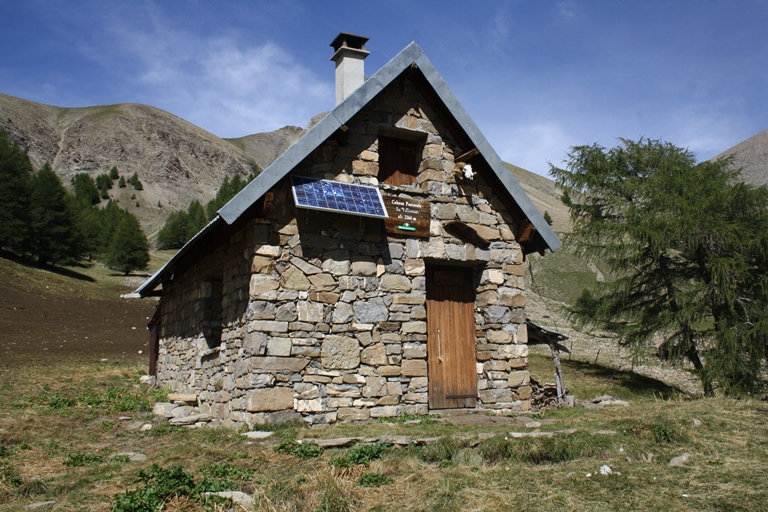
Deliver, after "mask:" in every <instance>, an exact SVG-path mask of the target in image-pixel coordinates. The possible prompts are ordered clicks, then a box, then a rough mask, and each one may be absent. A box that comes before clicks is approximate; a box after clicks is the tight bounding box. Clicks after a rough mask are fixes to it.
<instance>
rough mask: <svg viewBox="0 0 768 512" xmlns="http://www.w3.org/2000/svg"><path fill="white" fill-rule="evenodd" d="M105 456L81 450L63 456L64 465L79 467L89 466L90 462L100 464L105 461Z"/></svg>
mask: <svg viewBox="0 0 768 512" xmlns="http://www.w3.org/2000/svg"><path fill="white" fill-rule="evenodd" d="M106 461H107V458H106V457H105V456H104V455H92V454H87V453H83V452H74V453H70V454H69V455H67V456H66V457H65V458H64V465H65V466H67V467H70V468H79V467H82V466H89V465H91V464H101V463H103V462H106Z"/></svg>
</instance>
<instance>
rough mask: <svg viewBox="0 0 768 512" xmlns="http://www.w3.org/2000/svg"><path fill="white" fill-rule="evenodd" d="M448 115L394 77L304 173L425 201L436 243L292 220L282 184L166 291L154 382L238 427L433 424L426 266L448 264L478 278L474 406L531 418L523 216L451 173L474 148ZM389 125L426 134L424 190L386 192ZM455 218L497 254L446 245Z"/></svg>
mask: <svg viewBox="0 0 768 512" xmlns="http://www.w3.org/2000/svg"><path fill="white" fill-rule="evenodd" d="M439 119H440V118H439V117H438V116H437V115H436V113H435V112H433V111H432V109H431V108H430V107H429V106H428V104H427V103H426V102H424V101H423V98H422V97H421V96H420V94H419V92H418V90H417V88H416V87H415V86H414V85H413V84H412V83H410V82H409V81H408V80H401V81H396V82H395V83H393V84H392V85H391V86H389V87H388V88H387V89H386V90H385V91H384V92H383V93H382V94H381V95H380V96H379V97H378V98H377V99H375V100H374V101H372V102H371V104H369V105H368V106H367V107H365V108H364V109H363V110H362V111H361V112H360V113H358V114H357V115H356V116H355V117H354V118H353V119H352V120H351V121H350V122H349V123H347V125H346V128H347V129H346V131H345V132H344V134H343V137H339V138H332V139H330V140H329V141H327V142H325V143H324V144H322V145H321V146H320V147H319V148H318V149H317V150H316V151H314V152H313V154H312V155H311V156H310V157H308V158H307V159H305V160H304V161H303V162H302V163H301V164H300V165H298V166H297V168H296V169H295V170H294V173H296V174H299V175H305V176H312V177H316V178H324V179H334V180H337V181H345V182H350V183H352V182H354V183H362V184H373V185H379V186H380V188H381V189H382V191H383V192H384V193H385V194H389V195H399V196H402V197H406V198H418V199H426V200H428V201H429V202H430V211H431V224H430V233H429V237H428V238H411V237H400V236H393V235H389V234H387V233H385V232H384V228H383V223H382V221H381V220H379V219H370V218H363V217H357V216H351V215H341V214H333V213H325V212H317V211H311V210H302V209H297V208H295V207H294V204H293V199H292V197H291V193H290V180H289V179H288V178H285V179H283V180H282V181H281V182H280V183H279V184H278V185H277V186H276V187H275V188H274V189H273V190H272V193H273V207H272V209H271V210H270V211H269V212H268V213H267V214H266V215H265V217H264V218H258V219H253V220H252V221H250V223H249V224H248V225H247V227H245V228H244V229H242V230H241V231H239V232H238V233H237V234H236V235H235V236H234V237H232V238H231V239H230V240H229V241H228V242H227V243H226V244H223V245H221V246H219V247H217V248H216V249H215V250H213V251H212V252H211V253H210V254H209V255H207V256H205V257H204V258H202V259H201V260H200V261H199V262H197V263H196V264H195V265H194V266H193V267H192V268H191V269H189V270H188V271H186V272H185V273H183V275H180V276H177V277H176V279H175V280H174V281H173V282H171V283H169V284H166V285H165V286H164V291H163V298H162V314H163V316H162V334H161V338H162V339H161V344H160V355H159V359H158V382H159V383H160V384H161V385H169V386H171V387H172V388H173V390H174V391H176V392H195V393H198V397H199V402H200V411H201V412H202V413H208V414H211V415H212V416H213V417H215V418H218V419H219V420H220V421H221V422H222V423H223V424H228V425H229V424H231V425H238V424H242V423H248V424H254V423H262V422H269V421H281V420H285V419H290V418H296V417H303V418H304V419H305V420H306V421H309V422H311V423H332V422H335V421H338V420H365V419H369V418H377V417H388V416H396V415H399V414H403V413H408V414H424V413H426V412H427V411H428V395H427V386H428V383H427V357H428V354H427V334H426V333H427V325H426V283H425V269H426V266H427V264H429V263H431V262H443V263H444V264H451V263H455V264H462V265H471V266H472V267H473V268H475V271H474V279H475V284H476V304H475V306H476V307H475V323H476V353H477V379H478V380H477V383H478V393H479V400H478V408H482V409H488V410H496V411H499V412H509V411H524V410H527V409H528V408H529V405H530V401H529V398H530V388H529V387H528V386H527V384H528V381H529V374H528V371H527V355H528V350H527V333H526V331H525V323H524V322H525V317H524V313H523V307H524V305H525V294H524V278H523V271H524V266H523V255H522V252H521V250H520V247H519V245H518V244H517V243H516V242H515V240H514V236H513V229H512V226H513V219H512V217H511V215H510V214H509V212H508V211H507V209H506V207H505V206H504V202H503V201H502V200H501V199H500V198H499V197H497V195H496V194H495V191H494V190H493V188H492V187H491V186H490V185H489V184H488V183H486V181H485V180H484V179H483V169H482V167H478V176H477V177H476V178H475V180H472V181H465V180H462V179H460V178H457V176H456V175H455V174H454V171H453V169H454V155H457V154H461V153H462V152H464V151H467V150H468V149H471V148H461V147H458V143H457V142H455V141H454V140H452V139H451V137H450V136H449V135H448V130H447V129H446V127H444V126H442V125H441V123H440V120H439ZM382 126H389V127H392V126H395V127H398V128H402V129H407V130H410V131H412V132H422V133H423V134H425V144H424V147H423V153H422V160H421V166H420V169H419V173H418V176H417V180H416V184H415V185H413V186H407V187H393V186H388V185H385V184H379V183H378V180H377V178H376V176H377V173H378V159H379V154H378V145H377V137H378V134H379V132H380V131H381V129H382V128H381V127H382ZM388 134H389V133H388ZM486 172H490V171H487V170H486ZM457 180H458V181H457ZM452 220H459V221H462V222H464V223H465V224H467V225H469V226H471V227H472V228H474V229H475V231H476V232H477V233H478V234H479V235H480V236H482V237H483V238H485V239H486V240H487V241H489V242H490V245H489V246H488V247H486V248H479V247H476V246H475V245H472V244H470V243H466V242H464V241H462V240H460V239H458V238H455V237H452V236H451V235H449V234H448V233H446V232H445V230H444V229H443V225H444V223H445V222H448V221H452ZM211 279H222V281H223V298H222V299H221V306H220V307H221V327H222V334H221V342H220V344H218V339H213V338H217V336H212V335H211V334H210V332H208V331H207V330H206V328H205V326H204V325H205V322H204V321H203V320H205V319H206V318H205V317H206V314H207V313H206V308H207V307H209V306H210V303H211V297H210V294H211V291H210V290H211V286H207V285H206V283H210V282H211ZM201 326H202V327H201Z"/></svg>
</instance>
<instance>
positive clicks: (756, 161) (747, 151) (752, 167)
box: [713, 130, 768, 185]
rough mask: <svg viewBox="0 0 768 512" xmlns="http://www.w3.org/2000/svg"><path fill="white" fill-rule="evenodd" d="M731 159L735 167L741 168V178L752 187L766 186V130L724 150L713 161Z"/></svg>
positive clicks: (767, 166)
mask: <svg viewBox="0 0 768 512" xmlns="http://www.w3.org/2000/svg"><path fill="white" fill-rule="evenodd" d="M729 156H730V157H733V163H734V165H735V166H736V167H741V168H742V171H741V178H742V179H743V180H744V181H745V182H746V183H750V184H752V185H766V184H768V130H763V131H762V132H760V133H758V134H757V135H754V136H752V137H750V138H748V139H747V140H745V141H743V142H740V143H738V144H736V145H735V146H733V147H732V148H730V149H726V150H725V151H723V152H722V153H720V154H719V155H717V156H715V157H714V158H713V160H716V159H719V158H724V157H729Z"/></svg>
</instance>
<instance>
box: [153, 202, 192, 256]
mask: <svg viewBox="0 0 768 512" xmlns="http://www.w3.org/2000/svg"><path fill="white" fill-rule="evenodd" d="M190 225H191V221H190V218H189V214H188V213H187V212H184V211H181V212H173V213H172V214H170V215H169V216H168V219H167V220H166V221H165V224H164V225H163V227H162V228H161V229H160V231H159V232H158V234H157V248H158V249H161V250H164V249H180V248H181V247H182V246H183V245H184V244H185V243H187V240H189V238H190V235H189V233H190V232H191V231H192V228H191V227H190ZM193 234H194V233H193Z"/></svg>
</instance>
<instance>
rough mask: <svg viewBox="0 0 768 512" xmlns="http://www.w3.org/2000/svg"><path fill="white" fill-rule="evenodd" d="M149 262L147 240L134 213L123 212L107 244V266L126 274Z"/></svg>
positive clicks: (142, 268) (143, 266)
mask: <svg viewBox="0 0 768 512" xmlns="http://www.w3.org/2000/svg"><path fill="white" fill-rule="evenodd" d="M148 264H149V242H148V241H147V237H146V235H145V234H144V231H142V229H141V226H140V225H139V220H138V219H137V218H136V216H135V215H132V214H131V213H128V212H125V215H122V219H121V220H120V224H119V225H118V226H117V230H116V231H115V234H114V235H113V236H112V240H111V242H110V244H109V249H108V251H107V266H108V267H109V268H111V269H112V270H117V271H119V272H123V273H124V274H125V275H128V274H129V273H130V272H132V271H134V270H145V269H146V268H147V265H148Z"/></svg>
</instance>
